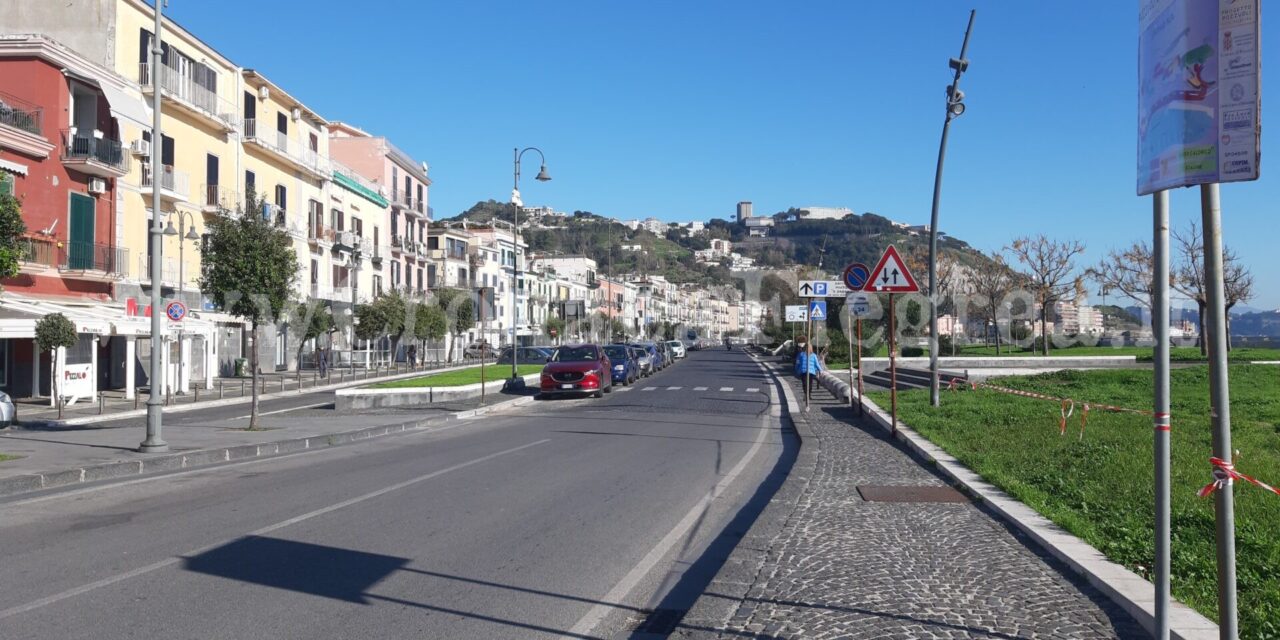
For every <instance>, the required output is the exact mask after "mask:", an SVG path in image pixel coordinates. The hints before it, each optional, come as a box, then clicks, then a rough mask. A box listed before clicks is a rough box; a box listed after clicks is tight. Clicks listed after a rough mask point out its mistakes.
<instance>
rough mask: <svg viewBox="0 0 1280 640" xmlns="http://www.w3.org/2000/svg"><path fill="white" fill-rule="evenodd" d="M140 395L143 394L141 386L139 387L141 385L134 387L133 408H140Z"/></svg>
mask: <svg viewBox="0 0 1280 640" xmlns="http://www.w3.org/2000/svg"><path fill="white" fill-rule="evenodd" d="M140 395H142V390H141V388H139V387H134V388H133V408H134V409H137V408H138V396H140Z"/></svg>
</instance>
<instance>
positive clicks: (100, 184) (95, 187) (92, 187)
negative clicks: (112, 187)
mask: <svg viewBox="0 0 1280 640" xmlns="http://www.w3.org/2000/svg"><path fill="white" fill-rule="evenodd" d="M106 192H107V181H106V180H105V179H103V178H89V193H106Z"/></svg>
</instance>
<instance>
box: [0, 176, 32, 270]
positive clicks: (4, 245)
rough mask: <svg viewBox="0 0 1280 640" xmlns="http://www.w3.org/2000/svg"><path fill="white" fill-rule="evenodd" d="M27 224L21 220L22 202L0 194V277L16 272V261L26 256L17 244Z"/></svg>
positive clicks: (25, 230)
mask: <svg viewBox="0 0 1280 640" xmlns="http://www.w3.org/2000/svg"><path fill="white" fill-rule="evenodd" d="M26 232H27V224H26V223H25V222H23V221H22V203H20V202H19V201H18V199H17V198H15V197H13V196H11V195H0V278H11V277H13V276H15V275H17V274H18V261H19V260H21V259H23V258H25V257H27V256H25V255H23V248H22V246H21V245H20V244H19V241H20V240H21V239H22V234H24V233H26Z"/></svg>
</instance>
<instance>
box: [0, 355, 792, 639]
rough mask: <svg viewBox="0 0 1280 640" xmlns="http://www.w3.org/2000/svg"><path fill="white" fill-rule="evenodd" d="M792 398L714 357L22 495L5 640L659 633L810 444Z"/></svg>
mask: <svg viewBox="0 0 1280 640" xmlns="http://www.w3.org/2000/svg"><path fill="white" fill-rule="evenodd" d="M770 394H774V395H775V396H776V391H774V389H773V388H772V385H771V384H770V383H769V381H768V380H767V378H766V377H765V376H764V375H763V373H762V372H761V371H760V369H759V368H758V367H757V366H756V365H755V364H754V363H753V362H751V361H750V359H749V358H747V357H746V356H745V355H744V354H742V353H741V352H740V351H732V352H726V351H723V350H713V351H703V352H694V353H691V354H690V357H689V359H688V360H687V361H685V362H681V363H679V364H678V365H676V366H675V367H673V368H670V369H668V370H667V371H664V372H661V373H659V374H657V375H656V376H654V377H653V378H649V379H646V380H643V381H641V382H639V383H637V384H636V385H633V386H632V387H630V388H626V390H622V389H618V390H616V391H615V392H614V393H612V394H610V395H608V396H606V397H605V398H604V399H601V400H594V399H583V400H554V401H544V402H537V403H534V404H531V405H526V406H525V407H522V408H520V409H517V410H514V411H513V412H510V413H503V414H497V415H490V416H485V417H482V418H479V419H474V420H462V421H457V422H453V423H449V424H448V425H445V426H443V427H440V428H437V429H436V430H434V431H430V432H426V433H415V434H412V435H405V436H394V437H387V438H382V439H378V440H374V441H370V442H368V443H364V444H359V445H352V446H347V447H339V448H334V449H329V450H324V451H317V452H314V453H306V454H301V455H294V456H287V457H283V458H275V459H267V460H259V461H252V462H247V463H242V464H236V465H229V466H224V467H219V468H214V469H208V470H197V471H193V472H188V473H181V474H175V475H169V476H163V477H159V478H151V479H135V480H131V481H128V482H124V483H119V484H115V485H109V486H105V487H94V488H90V489H80V490H73V491H67V492H62V493H58V494H54V495H49V496H41V497H38V498H34V499H30V500H25V501H14V502H9V503H7V504H3V505H0V540H3V541H4V544H2V545H0V584H3V585H5V588H4V589H0V637H4V638H33V639H34V638H131V637H136V638H236V639H240V638H250V637H270V638H354V637H361V638H375V637H377V638H534V637H558V636H565V637H578V638H585V637H600V638H611V637H630V636H635V635H638V636H640V637H653V636H651V635H645V634H637V633H634V632H633V631H634V629H636V628H637V627H639V628H640V629H642V630H643V629H645V628H648V629H651V630H652V629H659V628H661V626H662V624H660V623H661V620H658V618H661V617H662V615H663V613H664V612H666V611H669V610H679V609H681V608H685V607H687V606H688V605H689V604H690V603H691V602H692V601H693V600H694V599H695V598H696V596H697V595H698V593H700V592H701V590H702V586H703V585H704V584H705V582H706V581H707V580H709V579H710V578H711V576H712V575H714V573H715V571H716V569H718V567H719V565H720V562H721V561H722V559H723V557H724V556H726V555H727V554H728V552H729V551H730V550H731V549H732V547H733V545H734V544H735V543H736V541H737V538H738V537H739V536H741V535H742V534H743V533H745V531H746V530H747V529H748V528H749V527H750V525H751V522H752V521H753V519H754V516H755V514H756V513H758V512H759V511H760V510H761V509H762V508H763V505H764V504H765V503H767V501H768V499H769V497H770V495H771V492H772V491H773V489H775V488H776V486H777V484H778V483H779V482H780V481H781V478H782V476H783V475H784V474H785V471H786V470H787V467H788V465H789V464H790V461H791V459H792V458H793V457H794V454H795V449H796V443H795V442H794V438H793V436H791V435H788V434H786V433H783V432H782V431H781V428H780V424H779V421H778V419H777V417H776V414H777V401H776V400H772V401H771V399H770ZM314 398H315V397H314V396H313V397H312V399H311V400H310V401H309V402H306V401H302V400H299V401H298V403H297V404H298V405H308V404H315V403H316V402H317V400H315V399H314ZM231 409H232V410H231V411H229V412H228V414H227V417H228V418H230V417H234V416H238V415H240V414H241V413H242V410H241V411H235V410H234V409H235V408H231ZM306 411H308V412H309V413H315V414H317V417H316V419H342V417H341V416H336V415H329V416H324V415H323V413H324V412H323V410H321V411H316V410H315V409H314V408H312V409H308V410H306ZM330 413H332V412H330ZM204 419H205V420H209V419H210V417H209V416H204ZM655 609H656V610H658V613H657V614H653V613H650V612H651V611H653V610H655Z"/></svg>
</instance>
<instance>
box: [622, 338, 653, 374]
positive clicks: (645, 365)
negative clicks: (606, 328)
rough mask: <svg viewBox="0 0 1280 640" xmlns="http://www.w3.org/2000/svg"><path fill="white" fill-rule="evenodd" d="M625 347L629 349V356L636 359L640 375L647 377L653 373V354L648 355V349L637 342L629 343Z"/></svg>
mask: <svg viewBox="0 0 1280 640" xmlns="http://www.w3.org/2000/svg"><path fill="white" fill-rule="evenodd" d="M627 348H629V349H631V357H632V358H634V359H635V361H636V368H637V369H639V370H640V377H642V378H647V377H649V376H651V375H653V356H652V355H650V353H649V350H648V349H645V348H644V347H643V346H641V345H638V344H629V345H627Z"/></svg>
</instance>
